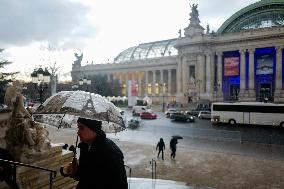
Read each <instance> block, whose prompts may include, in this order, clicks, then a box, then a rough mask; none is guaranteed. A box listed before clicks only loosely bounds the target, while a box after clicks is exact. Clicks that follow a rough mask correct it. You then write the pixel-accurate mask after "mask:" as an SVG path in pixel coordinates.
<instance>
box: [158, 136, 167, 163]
mask: <svg viewBox="0 0 284 189" xmlns="http://www.w3.org/2000/svg"><path fill="white" fill-rule="evenodd" d="M158 148H159V152H158V158H159V156H160V153H161V152H162V160H164V149H165V143H164V140H163V138H160V141H159V142H158V144H157V146H156V150H158Z"/></svg>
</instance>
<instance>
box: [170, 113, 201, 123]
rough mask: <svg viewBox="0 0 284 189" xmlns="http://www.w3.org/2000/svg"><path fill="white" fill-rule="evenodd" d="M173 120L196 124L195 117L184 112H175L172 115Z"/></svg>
mask: <svg viewBox="0 0 284 189" xmlns="http://www.w3.org/2000/svg"><path fill="white" fill-rule="evenodd" d="M171 119H173V120H174V121H186V122H194V121H195V120H194V116H191V115H188V114H186V113H183V112H175V113H173V114H172V115H171Z"/></svg>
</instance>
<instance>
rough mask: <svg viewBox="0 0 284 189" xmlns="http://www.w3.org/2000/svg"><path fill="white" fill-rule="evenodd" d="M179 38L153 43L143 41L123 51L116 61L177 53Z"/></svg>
mask: <svg viewBox="0 0 284 189" xmlns="http://www.w3.org/2000/svg"><path fill="white" fill-rule="evenodd" d="M176 40H177V39H169V40H163V41H155V42H151V43H142V44H140V45H138V46H135V47H130V48H128V49H126V50H124V51H123V52H121V53H120V54H119V55H118V56H117V57H116V58H115V59H114V62H115V63H120V62H127V61H132V60H139V59H147V58H158V57H164V56H174V55H177V54H178V52H177V49H176V48H174V45H175V44H176Z"/></svg>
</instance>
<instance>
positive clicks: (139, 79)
mask: <svg viewBox="0 0 284 189" xmlns="http://www.w3.org/2000/svg"><path fill="white" fill-rule="evenodd" d="M141 77H142V74H141V73H140V72H138V96H140V97H142V94H143V93H142V81H141V80H142V78H141Z"/></svg>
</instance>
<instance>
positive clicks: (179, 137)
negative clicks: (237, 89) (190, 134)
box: [172, 135, 183, 139]
mask: <svg viewBox="0 0 284 189" xmlns="http://www.w3.org/2000/svg"><path fill="white" fill-rule="evenodd" d="M172 138H173V139H183V137H182V136H180V135H173V136H172Z"/></svg>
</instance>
